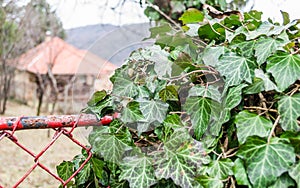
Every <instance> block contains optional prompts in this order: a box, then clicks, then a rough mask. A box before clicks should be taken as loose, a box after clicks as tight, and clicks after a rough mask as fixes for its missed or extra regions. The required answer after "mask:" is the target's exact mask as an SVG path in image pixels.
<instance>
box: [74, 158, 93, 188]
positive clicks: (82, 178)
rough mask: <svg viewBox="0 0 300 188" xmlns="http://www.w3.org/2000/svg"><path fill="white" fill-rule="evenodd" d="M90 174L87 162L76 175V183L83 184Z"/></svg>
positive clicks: (89, 165) (89, 166)
mask: <svg viewBox="0 0 300 188" xmlns="http://www.w3.org/2000/svg"><path fill="white" fill-rule="evenodd" d="M90 175H91V164H90V163H87V164H86V165H84V167H83V169H82V170H81V171H80V172H79V173H78V175H77V176H76V184H77V185H83V184H85V183H86V182H87V181H88V180H89V177H90Z"/></svg>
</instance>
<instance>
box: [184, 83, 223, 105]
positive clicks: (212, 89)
mask: <svg viewBox="0 0 300 188" xmlns="http://www.w3.org/2000/svg"><path fill="white" fill-rule="evenodd" d="M189 97H205V98H210V99H212V100H215V101H217V102H221V93H220V91H219V87H216V86H214V85H209V86H208V87H207V88H206V87H204V86H198V85H196V86H194V87H192V88H191V89H190V90H189Z"/></svg>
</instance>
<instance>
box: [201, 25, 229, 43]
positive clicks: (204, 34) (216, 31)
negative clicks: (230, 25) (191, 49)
mask: <svg viewBox="0 0 300 188" xmlns="http://www.w3.org/2000/svg"><path fill="white" fill-rule="evenodd" d="M198 36H199V38H200V39H204V40H210V41H212V40H218V41H224V40H225V28H224V27H223V26H222V25H220V24H219V23H215V24H213V25H211V24H210V23H208V24H205V25H203V26H201V27H199V29H198Z"/></svg>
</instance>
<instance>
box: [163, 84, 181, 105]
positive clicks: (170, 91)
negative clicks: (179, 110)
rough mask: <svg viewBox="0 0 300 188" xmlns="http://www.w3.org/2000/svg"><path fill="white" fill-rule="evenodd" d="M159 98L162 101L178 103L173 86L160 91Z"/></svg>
mask: <svg viewBox="0 0 300 188" xmlns="http://www.w3.org/2000/svg"><path fill="white" fill-rule="evenodd" d="M159 97H160V99H161V100H162V101H164V102H166V101H178V93H177V90H176V87H175V85H168V86H166V87H165V88H164V89H162V90H160V92H159Z"/></svg>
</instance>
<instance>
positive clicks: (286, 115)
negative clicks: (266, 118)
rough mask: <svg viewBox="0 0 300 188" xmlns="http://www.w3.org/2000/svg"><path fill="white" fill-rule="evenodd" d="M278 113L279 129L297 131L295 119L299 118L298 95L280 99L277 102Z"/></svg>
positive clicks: (299, 101) (299, 102)
mask: <svg viewBox="0 0 300 188" xmlns="http://www.w3.org/2000/svg"><path fill="white" fill-rule="evenodd" d="M278 111H279V114H280V115H281V119H280V125H281V127H282V128H283V129H284V130H292V131H298V130H299V125H298V123H297V118H298V117H300V93H297V94H295V95H293V96H284V97H282V98H281V99H280V100H279V101H278Z"/></svg>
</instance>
